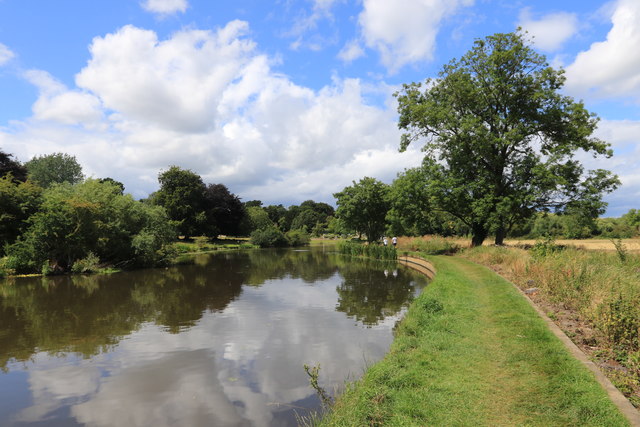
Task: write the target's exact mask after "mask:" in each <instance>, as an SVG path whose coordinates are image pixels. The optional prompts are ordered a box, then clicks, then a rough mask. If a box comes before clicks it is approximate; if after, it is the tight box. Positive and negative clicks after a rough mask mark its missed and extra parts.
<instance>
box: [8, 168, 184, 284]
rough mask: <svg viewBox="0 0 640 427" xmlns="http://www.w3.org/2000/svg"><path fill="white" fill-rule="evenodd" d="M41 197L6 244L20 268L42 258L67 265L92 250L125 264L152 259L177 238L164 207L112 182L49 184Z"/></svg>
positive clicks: (63, 268) (55, 266) (27, 269)
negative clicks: (19, 233) (20, 230)
mask: <svg viewBox="0 0 640 427" xmlns="http://www.w3.org/2000/svg"><path fill="white" fill-rule="evenodd" d="M42 197H43V201H42V205H41V206H40V210H39V211H38V212H36V213H35V214H33V215H32V216H31V217H30V218H29V222H28V224H29V226H28V228H27V229H26V230H25V232H24V233H23V234H22V236H21V237H20V238H19V239H18V240H17V241H16V242H15V243H14V244H12V245H11V246H9V247H8V255H9V257H8V259H9V261H8V262H9V263H10V264H11V266H12V267H11V268H14V269H15V270H16V271H17V272H20V273H23V272H25V273H28V272H34V271H37V268H38V267H39V266H41V265H42V264H43V263H45V262H47V263H49V264H50V265H51V266H52V268H53V269H54V270H56V271H66V270H68V269H70V268H71V266H72V265H73V263H74V262H75V261H76V260H79V259H84V258H86V257H87V256H88V254H89V253H90V252H93V253H94V254H95V255H97V256H98V257H99V258H100V259H101V260H103V261H105V262H112V263H121V264H122V265H123V266H134V265H154V264H156V263H157V262H158V261H160V258H161V257H162V254H161V250H162V248H163V247H164V246H165V245H166V244H168V243H170V242H171V241H172V240H173V239H174V238H175V229H174V227H173V225H172V224H171V223H170V221H169V219H168V218H167V215H166V212H165V211H164V209H163V208H161V207H159V206H152V205H147V204H143V203H140V202H137V201H135V200H133V198H132V197H131V196H130V195H122V194H121V191H120V188H119V186H117V185H116V184H114V183H110V182H100V181H98V180H93V179H89V180H87V181H85V182H83V183H81V184H76V185H73V186H72V185H70V184H63V185H53V186H51V187H50V188H49V189H47V190H46V191H45V192H44V193H43V195H42ZM159 251H160V252H159Z"/></svg>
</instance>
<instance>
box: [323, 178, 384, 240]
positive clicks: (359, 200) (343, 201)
mask: <svg viewBox="0 0 640 427" xmlns="http://www.w3.org/2000/svg"><path fill="white" fill-rule="evenodd" d="M333 197H335V198H336V203H337V205H338V209H337V211H336V215H337V216H338V218H340V219H341V220H343V221H344V224H345V225H346V226H347V228H350V229H352V230H355V231H356V232H357V233H360V234H365V235H366V236H367V240H368V241H369V242H373V241H376V240H378V239H379V238H380V237H382V235H383V234H384V231H385V228H386V222H385V217H386V215H387V211H388V210H389V207H390V203H389V186H388V185H387V184H385V183H383V182H380V181H378V180H377V179H374V178H369V177H364V178H362V179H361V180H360V181H358V182H357V183H356V182H355V181H354V182H353V185H351V186H348V187H345V188H344V190H342V191H341V192H339V193H335V194H334V195H333Z"/></svg>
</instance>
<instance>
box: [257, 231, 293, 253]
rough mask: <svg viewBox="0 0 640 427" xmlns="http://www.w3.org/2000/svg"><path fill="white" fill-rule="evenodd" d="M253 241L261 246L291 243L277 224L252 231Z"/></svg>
mask: <svg viewBox="0 0 640 427" xmlns="http://www.w3.org/2000/svg"><path fill="white" fill-rule="evenodd" d="M251 243H253V244H254V245H258V246H260V247H261V248H270V247H284V246H287V245H288V244H289V242H288V241H287V238H286V237H285V235H284V233H283V232H282V231H280V229H278V227H275V226H269V227H266V228H264V229H262V230H255V231H254V232H253V233H251Z"/></svg>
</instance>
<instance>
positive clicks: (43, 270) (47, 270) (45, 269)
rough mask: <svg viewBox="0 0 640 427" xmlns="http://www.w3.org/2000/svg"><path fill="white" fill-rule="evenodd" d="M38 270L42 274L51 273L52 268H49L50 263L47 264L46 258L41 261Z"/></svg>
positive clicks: (47, 274) (48, 274)
mask: <svg viewBox="0 0 640 427" xmlns="http://www.w3.org/2000/svg"><path fill="white" fill-rule="evenodd" d="M40 272H41V273H42V275H43V276H50V275H52V274H53V268H51V265H49V261H48V260H46V261H44V262H43V263H42V268H41V269H40Z"/></svg>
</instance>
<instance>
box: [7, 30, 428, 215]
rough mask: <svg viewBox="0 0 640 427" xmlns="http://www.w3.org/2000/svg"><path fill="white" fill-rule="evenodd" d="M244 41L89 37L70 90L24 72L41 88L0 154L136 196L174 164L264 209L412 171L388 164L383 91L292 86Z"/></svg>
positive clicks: (182, 34)
mask: <svg viewBox="0 0 640 427" xmlns="http://www.w3.org/2000/svg"><path fill="white" fill-rule="evenodd" d="M247 31H248V25H247V24H246V23H245V22H241V21H232V22H230V23H228V24H227V25H226V26H225V27H223V28H220V29H219V30H217V31H202V30H196V29H185V30H182V31H179V32H177V33H175V34H173V35H172V36H171V37H169V38H167V39H164V40H161V39H159V38H158V36H157V34H156V33H155V32H153V31H149V30H145V29H140V28H137V27H134V26H126V27H123V28H121V29H120V30H118V31H116V32H114V33H112V34H108V35H105V36H103V37H97V38H95V39H94V40H93V43H92V44H91V46H90V52H91V59H90V60H89V61H88V63H87V65H86V66H85V67H84V68H83V69H82V70H80V71H79V73H78V74H77V75H76V86H77V87H75V88H67V87H66V86H65V85H63V84H62V83H60V82H59V81H57V80H56V79H55V78H54V77H53V76H51V75H50V74H49V73H46V72H44V71H38V70H32V71H29V72H28V73H26V78H27V79H28V80H29V81H30V82H31V83H33V84H34V85H35V86H36V87H38V89H39V97H38V100H37V101H36V102H35V104H34V105H33V113H34V114H33V116H32V117H30V118H29V119H27V120H25V121H22V122H13V124H12V125H11V127H10V128H9V129H5V130H4V131H3V130H0V146H2V147H3V148H4V149H5V150H7V151H9V152H11V153H13V154H15V155H16V156H17V157H18V158H19V159H21V160H28V159H29V158H31V157H32V156H34V155H37V154H45V153H50V152H55V151H63V152H67V153H70V154H73V155H76V157H77V158H78V160H79V161H80V163H81V164H82V165H83V167H84V172H85V174H86V175H88V176H95V177H104V176H110V177H112V178H114V179H118V180H119V181H121V182H123V183H125V186H126V190H127V191H128V192H131V193H132V194H134V196H136V197H146V195H147V194H148V193H149V192H151V191H155V190H156V189H157V186H158V184H157V175H158V172H159V171H160V170H163V169H166V168H168V167H169V166H170V165H178V166H180V167H183V168H189V169H191V170H193V171H194V172H196V173H198V174H200V175H201V176H202V177H203V179H204V180H205V181H206V182H210V183H217V182H222V183H224V184H226V185H227V186H228V187H229V188H230V189H231V191H233V192H234V193H236V194H238V195H239V196H241V197H243V198H244V199H245V200H248V199H251V198H257V199H261V200H263V201H264V202H265V203H300V202H301V201H303V200H306V199H310V198H311V199H316V200H323V201H327V202H331V201H332V200H333V198H332V196H331V195H332V193H334V192H337V191H340V190H341V189H342V188H344V186H346V185H349V184H351V181H352V180H354V179H355V180H357V179H360V178H362V177H363V176H364V175H363V174H365V173H366V174H367V175H370V176H375V177H376V178H379V179H383V180H385V181H387V182H389V181H390V180H391V179H393V177H394V176H395V173H397V172H399V171H401V170H402V169H404V168H405V167H411V166H415V165H417V164H418V163H419V161H420V159H421V157H422V156H421V155H420V154H419V152H417V151H416V152H409V153H403V154H399V153H397V147H398V141H399V131H398V129H397V122H396V120H397V119H396V113H395V111H394V110H395V107H394V105H391V103H389V105H386V106H384V107H381V106H379V105H372V104H371V103H370V102H369V101H368V99H369V98H370V97H371V96H373V97H376V98H380V97H381V96H382V97H385V98H386V99H387V100H389V99H391V93H392V92H393V88H390V87H369V86H367V85H364V84H362V82H361V81H360V80H359V79H341V78H339V77H335V78H334V80H333V81H332V82H331V83H330V84H328V85H327V86H325V87H324V88H322V89H319V90H312V89H310V88H307V87H304V86H300V85H297V84H295V83H293V82H292V81H291V80H290V79H289V78H288V77H286V76H283V75H281V74H278V73H276V72H274V71H273V70H272V69H271V66H270V63H271V60H270V58H268V57H267V56H265V55H263V54H261V53H259V52H257V49H256V46H255V43H254V42H253V41H252V40H250V39H248V38H247V37H246V33H247Z"/></svg>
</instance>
